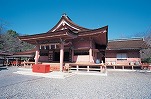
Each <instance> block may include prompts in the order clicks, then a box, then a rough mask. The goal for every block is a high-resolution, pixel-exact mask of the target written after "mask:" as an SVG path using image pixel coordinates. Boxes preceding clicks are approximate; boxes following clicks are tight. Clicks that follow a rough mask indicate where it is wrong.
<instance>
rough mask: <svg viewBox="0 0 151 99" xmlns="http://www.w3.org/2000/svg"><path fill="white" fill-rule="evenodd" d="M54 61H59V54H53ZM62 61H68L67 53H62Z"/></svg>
mask: <svg viewBox="0 0 151 99" xmlns="http://www.w3.org/2000/svg"><path fill="white" fill-rule="evenodd" d="M54 61H60V52H55V53H54ZM63 61H69V52H64V59H63Z"/></svg>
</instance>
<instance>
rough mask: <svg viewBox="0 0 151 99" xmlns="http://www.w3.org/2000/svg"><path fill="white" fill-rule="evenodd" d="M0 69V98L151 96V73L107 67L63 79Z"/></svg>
mask: <svg viewBox="0 0 151 99" xmlns="http://www.w3.org/2000/svg"><path fill="white" fill-rule="evenodd" d="M18 70H19V69H18V68H17V67H8V68H3V69H0V99H111V98H112V99H150V98H151V73H149V72H145V71H144V72H140V71H125V72H121V71H108V75H107V76H95V75H73V76H71V77H67V78H65V79H55V78H46V77H40V76H30V75H20V74H17V73H14V72H17V71H18Z"/></svg>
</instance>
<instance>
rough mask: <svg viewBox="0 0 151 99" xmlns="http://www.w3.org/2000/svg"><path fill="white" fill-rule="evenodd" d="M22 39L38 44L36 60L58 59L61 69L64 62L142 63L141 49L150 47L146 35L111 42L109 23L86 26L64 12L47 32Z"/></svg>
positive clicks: (21, 37)
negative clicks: (91, 27) (90, 27)
mask: <svg viewBox="0 0 151 99" xmlns="http://www.w3.org/2000/svg"><path fill="white" fill-rule="evenodd" d="M19 39H20V40H22V41H25V42H27V43H30V44H34V45H36V50H35V64H38V62H49V63H59V65H60V71H62V68H63V66H64V63H65V62H68V63H83V64H84V63H90V64H92V63H100V62H103V63H106V64H107V65H118V64H121V65H122V64H123V65H139V64H141V58H140V51H141V49H143V48H147V46H146V43H145V41H144V40H143V39H131V40H126V39H125V40H117V41H109V42H108V26H104V27H101V28H98V29H87V28H84V27H81V26H79V25H77V24H75V23H74V22H73V21H72V20H71V19H70V18H69V17H68V16H67V15H65V14H64V15H62V17H61V19H60V20H59V22H58V23H57V24H56V25H55V26H54V27H53V28H52V29H50V30H49V31H48V32H46V33H40V34H35V35H28V36H20V37H19Z"/></svg>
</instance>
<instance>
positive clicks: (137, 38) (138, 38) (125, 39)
mask: <svg viewBox="0 0 151 99" xmlns="http://www.w3.org/2000/svg"><path fill="white" fill-rule="evenodd" d="M130 40H133V41H134V40H142V41H144V38H143V37H133V38H121V39H114V40H108V41H109V42H115V41H130Z"/></svg>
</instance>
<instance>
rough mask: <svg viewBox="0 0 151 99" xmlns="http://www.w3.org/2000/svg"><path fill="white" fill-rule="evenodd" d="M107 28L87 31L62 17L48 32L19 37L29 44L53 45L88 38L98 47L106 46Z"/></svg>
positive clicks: (67, 18)
mask: <svg viewBox="0 0 151 99" xmlns="http://www.w3.org/2000/svg"><path fill="white" fill-rule="evenodd" d="M107 34H108V26H104V27H101V28H98V29H87V28H84V27H81V26H79V25H77V24H75V23H73V22H72V20H71V19H70V18H69V17H68V16H67V15H62V17H61V19H60V20H59V22H58V23H57V24H56V25H55V26H54V27H53V28H52V29H51V30H49V31H48V32H46V33H41V34H35V35H27V36H19V37H18V38H19V39H20V40H22V41H25V42H28V43H30V44H35V45H36V44H42V42H43V43H55V42H59V40H61V39H62V40H67V39H75V38H83V37H89V38H93V39H94V41H95V42H96V43H97V44H99V45H107V42H108V35H107Z"/></svg>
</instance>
